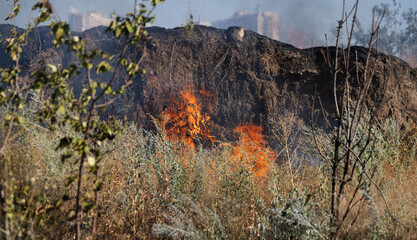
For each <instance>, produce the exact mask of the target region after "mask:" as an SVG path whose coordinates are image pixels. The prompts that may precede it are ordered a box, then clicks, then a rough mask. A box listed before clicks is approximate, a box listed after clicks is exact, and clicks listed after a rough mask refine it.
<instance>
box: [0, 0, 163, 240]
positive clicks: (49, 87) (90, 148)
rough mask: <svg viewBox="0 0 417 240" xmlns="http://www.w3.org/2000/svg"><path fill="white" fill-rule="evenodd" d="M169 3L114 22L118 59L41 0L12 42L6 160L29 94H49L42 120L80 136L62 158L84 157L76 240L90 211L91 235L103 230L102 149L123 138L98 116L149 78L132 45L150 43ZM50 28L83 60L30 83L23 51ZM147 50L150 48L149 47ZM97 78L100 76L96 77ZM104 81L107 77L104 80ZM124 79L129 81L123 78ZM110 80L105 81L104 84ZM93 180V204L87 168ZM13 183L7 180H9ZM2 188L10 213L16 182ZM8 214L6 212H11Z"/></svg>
mask: <svg viewBox="0 0 417 240" xmlns="http://www.w3.org/2000/svg"><path fill="white" fill-rule="evenodd" d="M162 2H164V1H163V0H150V10H148V9H147V6H146V4H144V3H143V4H139V5H137V1H135V9H134V11H133V12H131V13H127V14H126V16H125V17H120V16H117V17H115V19H114V20H113V21H112V22H111V24H110V25H109V27H108V28H107V31H108V32H110V33H111V34H112V35H113V36H114V37H115V38H117V39H119V41H120V42H121V48H120V49H119V51H118V53H117V54H116V55H111V54H109V53H106V52H105V51H103V50H101V49H88V48H87V47H86V44H87V43H86V41H85V40H83V39H82V37H80V36H73V35H71V31H70V28H69V25H68V23H66V22H62V21H51V20H50V18H51V16H52V14H53V6H52V4H51V3H50V2H49V1H48V0H43V1H38V3H36V4H35V5H34V6H33V7H32V9H33V10H34V11H37V14H38V15H37V17H36V18H35V19H34V20H33V21H32V22H31V23H30V24H29V26H28V28H27V29H25V30H24V31H23V32H22V33H19V31H17V28H16V27H15V28H13V29H12V31H11V33H10V36H9V37H8V38H7V39H6V42H5V44H6V47H5V50H6V52H7V53H8V54H9V55H10V57H11V59H12V60H13V61H14V62H15V64H14V66H11V67H8V68H7V69H0V72H1V79H0V80H1V82H2V84H1V88H0V104H1V105H2V106H6V105H7V106H8V109H9V113H8V114H7V115H6V116H5V118H4V125H5V127H6V130H5V131H3V133H4V134H3V135H2V136H1V137H2V138H1V145H0V157H1V158H2V159H1V160H2V162H4V164H5V165H6V162H7V161H6V160H5V158H6V157H7V156H6V155H5V152H6V151H7V144H8V142H9V141H10V139H11V138H12V135H13V134H14V133H15V132H16V131H15V130H16V129H17V128H18V127H19V124H20V123H23V122H24V119H23V118H22V117H21V116H20V115H19V114H20V110H21V109H22V108H23V106H24V103H25V102H26V101H27V100H28V99H27V98H26V96H27V95H26V93H27V92H28V91H36V92H46V93H47V94H46V96H47V97H46V99H45V101H44V104H43V107H42V108H41V109H39V111H38V112H37V113H36V115H37V116H38V118H39V121H40V122H42V123H43V124H44V125H45V126H48V127H49V129H50V130H51V131H53V130H54V129H55V128H56V127H57V126H65V125H69V126H71V127H72V129H73V131H74V132H75V133H76V134H75V136H77V137H74V136H72V137H71V136H65V137H63V138H62V139H61V141H60V143H59V146H57V150H58V149H67V151H66V152H65V154H63V155H62V160H63V161H65V160H66V159H68V158H71V157H72V156H73V155H74V156H76V157H77V158H78V166H77V168H78V174H77V176H71V177H70V178H69V183H71V182H76V189H77V191H76V197H75V199H74V211H73V216H74V218H75V224H76V239H81V233H82V231H81V220H82V214H81V211H82V210H84V211H85V212H89V213H90V214H91V215H92V216H93V221H92V227H91V229H92V231H91V235H93V236H94V235H95V234H96V231H97V217H98V215H97V211H96V209H97V206H98V198H97V195H98V191H99V190H100V188H101V181H100V178H99V175H98V170H99V163H100V160H101V156H102V154H101V150H100V146H101V145H102V143H103V142H104V141H109V140H110V141H111V140H112V139H114V138H115V137H116V135H117V131H118V129H117V127H116V125H115V124H113V123H112V121H106V120H102V119H100V118H99V117H98V114H99V111H101V110H104V109H105V108H106V107H107V106H109V105H110V104H112V103H113V102H114V101H115V100H116V98H117V97H118V96H119V95H120V94H123V93H124V91H125V90H126V88H127V87H128V86H129V85H130V84H132V81H133V79H134V78H135V77H136V76H138V75H140V74H143V73H145V70H143V69H141V67H140V63H141V61H142V59H143V56H144V54H145V53H146V49H145V47H144V48H143V49H142V58H140V59H139V60H137V59H131V58H128V57H127V56H126V53H127V51H128V48H129V46H132V45H133V44H135V43H137V42H143V41H146V40H147V32H146V30H145V29H144V28H145V26H146V25H147V24H148V23H151V22H153V21H154V19H155V17H154V16H152V13H153V10H154V9H155V7H156V6H157V5H158V4H159V3H162ZM20 10H21V5H20V2H19V1H18V0H14V4H13V12H12V13H11V14H10V15H9V16H8V18H7V19H10V20H13V19H15V18H16V16H17V15H18V14H19V11H20ZM45 23H49V29H50V31H51V34H52V36H53V42H52V43H53V45H54V46H55V48H66V49H67V50H68V51H69V52H71V53H73V54H74V55H75V56H76V58H77V61H75V62H73V63H71V64H69V66H61V65H55V64H48V65H47V67H45V66H42V67H41V68H39V69H36V70H35V71H33V72H31V73H30V75H31V76H30V81H24V79H23V77H21V76H20V75H21V73H22V68H21V66H20V65H19V60H20V58H21V54H22V46H23V45H24V44H26V43H27V42H28V41H30V39H29V37H28V36H29V33H30V32H31V31H34V29H35V28H36V27H38V26H39V25H40V24H45ZM143 46H145V45H143ZM80 76H81V77H82V78H84V79H85V85H84V87H83V89H82V92H81V94H80V96H78V97H76V96H75V94H74V93H73V91H72V90H71V88H70V81H71V79H73V78H75V77H80ZM93 76H94V77H93ZM100 76H102V77H100ZM120 76H125V77H124V78H123V79H119V78H120ZM106 77H107V79H109V80H107V81H106V80H104V79H106ZM85 164H87V165H88V170H89V172H90V174H91V176H92V177H91V178H92V179H93V180H92V182H91V183H90V184H88V185H87V186H89V189H90V190H91V191H93V192H94V197H93V198H92V199H90V198H87V197H86V195H85V194H83V191H82V189H83V186H84V185H86V184H85V183H84V182H83V179H84V175H85V171H86V169H85V168H86V166H85ZM6 179H7V178H6ZM0 186H2V187H3V188H5V199H6V201H5V203H4V206H5V209H7V208H8V206H11V205H12V204H13V203H12V202H10V201H8V199H11V198H12V192H13V191H12V187H13V186H12V183H11V182H7V181H6V182H2V183H0ZM7 211H8V210H6V212H7ZM10 216H11V215H10V214H6V216H5V229H4V230H3V231H4V232H5V234H6V238H7V239H14V237H15V236H14V235H13V224H12V223H11V220H12V217H10Z"/></svg>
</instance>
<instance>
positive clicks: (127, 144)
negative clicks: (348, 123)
mask: <svg viewBox="0 0 417 240" xmlns="http://www.w3.org/2000/svg"><path fill="white" fill-rule="evenodd" d="M32 108H36V106H35V104H32V105H30V106H27V108H25V112H26V113H25V114H24V116H25V120H26V123H25V124H24V125H22V126H21V128H19V129H18V131H17V133H16V135H15V138H14V139H13V140H12V142H11V144H10V145H8V149H7V154H5V158H4V159H3V160H2V163H1V164H2V166H4V167H3V168H2V169H3V170H2V175H1V176H2V179H1V180H2V182H4V183H6V185H5V186H7V188H5V189H3V190H2V197H4V196H6V197H7V198H6V199H3V200H4V201H6V202H5V203H2V205H3V206H5V208H3V209H2V216H5V214H11V219H12V220H13V221H12V224H13V230H14V231H15V233H14V234H15V236H16V238H35V239H39V238H48V239H69V238H72V237H73V235H74V231H75V227H74V226H75V225H74V222H73V221H72V220H71V218H72V217H73V216H72V214H73V213H72V212H73V204H74V203H73V202H74V197H75V194H76V191H75V189H74V187H70V188H67V187H66V186H65V185H66V183H67V182H68V180H69V179H68V176H71V175H72V171H74V167H73V166H74V164H76V159H69V160H67V161H66V162H61V161H60V152H57V151H56V150H55V148H56V146H57V145H58V144H59V139H60V136H63V135H64V134H65V135H68V134H70V131H71V129H65V128H60V129H58V130H56V131H55V132H50V131H49V130H47V129H46V128H45V126H42V125H40V124H38V123H37V122H36V121H35V120H34V118H33V116H31V109H32ZM283 121H284V120H283ZM288 121H292V119H289V120H288ZM117 124H118V125H119V127H121V128H122V129H123V133H122V134H121V135H120V136H119V137H118V138H116V140H114V141H112V142H109V143H107V144H105V145H103V146H102V148H103V149H102V150H103V151H104V152H105V155H104V156H103V159H102V161H101V162H100V175H101V176H100V177H101V178H102V179H103V183H104V184H103V186H102V189H101V191H99V207H98V208H97V209H94V210H93V211H94V212H97V213H99V216H100V217H99V222H98V236H102V237H104V238H106V239H151V238H156V237H160V238H165V237H169V238H174V239H175V238H179V239H182V238H186V239H199V238H200V239H225V238H227V239H237V238H251V239H253V238H255V239H276V238H281V239H288V238H296V239H307V238H308V239H311V238H313V239H314V238H317V239H322V238H326V236H328V233H329V223H328V215H329V213H328V210H329V200H330V197H329V183H330V181H331V179H330V174H329V165H328V163H325V162H322V163H320V162H318V161H317V159H318V155H317V153H314V146H313V145H312V143H310V140H309V137H308V134H309V131H310V130H308V127H303V129H304V130H300V131H303V134H305V135H304V138H303V141H304V143H303V150H302V151H309V152H310V153H309V154H308V155H303V159H298V161H297V162H298V164H297V165H295V164H294V165H293V166H292V167H291V168H290V167H288V162H287V161H280V163H278V161H277V157H276V155H275V154H266V153H267V152H268V151H269V150H267V147H266V146H264V145H260V144H259V142H258V143H257V142H256V141H255V142H254V143H253V142H252V143H253V144H251V143H250V142H251V140H248V137H246V138H247V139H246V140H243V139H244V138H245V136H242V137H241V139H242V140H241V141H238V142H236V143H223V142H216V143H214V144H213V145H212V146H211V147H208V148H202V147H201V145H197V148H193V147H187V146H186V144H187V142H179V141H177V140H169V139H170V138H169V136H168V135H167V134H166V132H164V131H163V130H161V128H159V130H156V131H153V132H149V131H146V130H143V129H141V128H140V127H138V126H136V125H135V124H134V123H131V122H118V123H117ZM255 129H256V128H255ZM258 133H259V132H258ZM374 134H375V136H376V138H375V143H374V153H375V158H374V161H375V162H374V166H375V172H374V175H373V179H374V181H375V182H376V183H377V184H378V186H379V187H380V188H381V190H382V192H383V193H384V195H385V196H384V197H385V198H386V199H387V202H388V205H389V207H390V208H391V211H392V212H393V214H394V215H395V218H396V221H394V220H392V219H390V217H389V215H388V214H387V209H386V205H385V202H384V199H383V197H382V195H381V194H380V192H379V191H377V189H376V188H375V187H374V186H372V185H371V184H370V183H368V186H366V188H363V189H361V193H360V195H359V196H358V198H362V197H363V198H366V201H363V202H361V204H358V205H356V206H355V207H354V208H353V210H352V212H351V214H349V216H348V217H347V222H348V224H346V225H344V227H343V229H341V232H340V235H339V236H340V237H342V238H347V239H356V238H367V239H374V238H378V239H381V238H382V239H384V238H385V239H415V238H416V237H417V229H416V227H415V226H416V224H417V218H416V217H417V210H416V208H415V205H416V203H417V202H416V200H415V196H416V195H417V185H416V184H417V179H416V176H417V175H416V170H417V159H416V147H417V129H416V127H415V125H414V124H413V123H411V122H409V123H399V122H398V121H396V120H395V119H389V120H386V121H385V122H384V123H382V124H381V125H380V126H379V127H378V129H376V130H375V132H374ZM258 137H261V136H258ZM320 138H321V139H323V141H326V140H325V139H328V136H326V134H325V133H322V134H321V136H320ZM278 140H279V139H278ZM244 141H246V142H244ZM323 144H328V143H323ZM299 151H301V150H299ZM306 156H308V157H306ZM279 157H280V158H282V159H285V154H282V155H280V156H279ZM259 161H261V162H262V163H265V162H269V163H270V164H265V165H263V168H262V172H259V166H258V167H257V164H258V163H259ZM86 168H88V167H86ZM87 176H88V175H87ZM85 182H86V183H88V182H89V181H85ZM86 189H88V188H87V187H86ZM351 191H352V189H350V188H347V189H346V192H345V195H344V196H346V200H347V199H349V196H350V194H351ZM5 192H6V193H7V194H6V195H5V194H4V193H5ZM91 194H93V193H92V192H91ZM344 201H345V200H344V199H342V205H343V202H344ZM84 207H86V206H84ZM91 214H92V212H91V211H90V212H88V214H85V215H84V216H83V223H82V229H83V231H84V232H85V233H87V232H89V230H90V229H89V228H90V225H89V221H91ZM1 221H2V222H1V226H3V224H4V222H3V218H2V220H1Z"/></svg>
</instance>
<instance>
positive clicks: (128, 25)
mask: <svg viewBox="0 0 417 240" xmlns="http://www.w3.org/2000/svg"><path fill="white" fill-rule="evenodd" d="M125 25H126V29H127V31H128V32H129V33H133V26H132V24H131V23H130V21H129V20H126V23H125Z"/></svg>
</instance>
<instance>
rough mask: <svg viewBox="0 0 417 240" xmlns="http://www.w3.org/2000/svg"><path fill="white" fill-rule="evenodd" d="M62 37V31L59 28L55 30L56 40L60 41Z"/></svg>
mask: <svg viewBox="0 0 417 240" xmlns="http://www.w3.org/2000/svg"><path fill="white" fill-rule="evenodd" d="M62 35H64V29H63V28H61V27H60V28H58V30H56V39H60V38H61V37H62Z"/></svg>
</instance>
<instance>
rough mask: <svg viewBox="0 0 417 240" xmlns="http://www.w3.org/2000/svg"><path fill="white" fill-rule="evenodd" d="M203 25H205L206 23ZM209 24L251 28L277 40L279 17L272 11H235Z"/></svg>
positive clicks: (223, 26)
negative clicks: (223, 18) (231, 14)
mask: <svg viewBox="0 0 417 240" xmlns="http://www.w3.org/2000/svg"><path fill="white" fill-rule="evenodd" d="M205 25H207V23H206V24H205ZM211 25H212V26H213V27H216V28H223V29H226V28H228V27H231V26H239V27H243V28H244V29H246V30H252V31H254V32H257V33H259V34H262V35H265V36H267V37H269V38H272V39H275V40H279V34H278V29H279V28H278V25H279V17H278V14H276V13H274V12H258V13H249V12H236V13H235V15H234V16H233V17H231V18H229V19H226V20H221V21H216V22H212V23H211Z"/></svg>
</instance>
